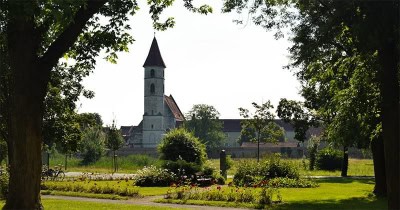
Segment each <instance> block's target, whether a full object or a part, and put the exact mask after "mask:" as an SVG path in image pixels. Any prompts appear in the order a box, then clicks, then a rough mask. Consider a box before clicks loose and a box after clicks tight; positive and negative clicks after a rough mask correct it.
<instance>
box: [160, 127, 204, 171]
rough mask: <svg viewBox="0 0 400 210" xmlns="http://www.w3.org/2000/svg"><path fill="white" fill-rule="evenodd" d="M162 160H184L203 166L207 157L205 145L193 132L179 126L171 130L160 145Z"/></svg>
mask: <svg viewBox="0 0 400 210" xmlns="http://www.w3.org/2000/svg"><path fill="white" fill-rule="evenodd" d="M158 151H159V152H160V154H161V156H160V158H161V159H162V160H170V161H178V160H184V161H186V162H189V163H196V164H198V165H199V166H202V165H203V164H204V162H205V159H206V156H207V154H206V152H205V146H204V144H202V143H201V142H200V140H199V139H198V138H196V137H194V136H193V134H192V133H190V132H188V131H186V130H185V129H182V128H179V129H174V130H171V131H170V132H168V133H167V135H166V136H165V137H164V138H163V139H162V140H161V143H160V144H159V145H158Z"/></svg>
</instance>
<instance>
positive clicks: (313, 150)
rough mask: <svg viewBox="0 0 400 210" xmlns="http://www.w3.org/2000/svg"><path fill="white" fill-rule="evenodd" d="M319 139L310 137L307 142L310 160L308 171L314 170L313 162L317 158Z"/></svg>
mask: <svg viewBox="0 0 400 210" xmlns="http://www.w3.org/2000/svg"><path fill="white" fill-rule="evenodd" d="M319 142H320V138H319V137H316V136H311V138H310V139H309V140H308V146H307V150H308V158H309V160H310V165H309V169H310V170H311V171H312V170H314V166H315V160H316V158H317V152H318V146H319Z"/></svg>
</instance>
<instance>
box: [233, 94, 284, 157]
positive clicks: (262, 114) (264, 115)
mask: <svg viewBox="0 0 400 210" xmlns="http://www.w3.org/2000/svg"><path fill="white" fill-rule="evenodd" d="M252 105H253V107H254V108H255V110H256V111H255V112H254V113H253V114H252V113H250V112H249V110H248V109H244V108H239V112H240V113H239V114H240V116H242V117H243V118H244V120H242V122H241V125H242V130H241V132H240V135H241V136H248V137H250V141H254V142H257V162H259V161H260V142H277V141H278V139H279V138H281V137H282V136H283V135H284V133H283V129H282V128H281V127H279V125H277V124H276V123H275V122H274V118H275V115H274V114H273V113H272V112H271V111H270V109H273V108H274V107H273V106H272V105H271V102H270V101H267V102H265V103H263V104H262V105H258V104H257V103H255V102H253V103H252Z"/></svg>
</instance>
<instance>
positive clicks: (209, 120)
mask: <svg viewBox="0 0 400 210" xmlns="http://www.w3.org/2000/svg"><path fill="white" fill-rule="evenodd" d="M186 119H190V120H188V121H186V122H185V124H184V127H185V128H186V129H187V130H189V131H192V132H193V134H194V136H196V137H197V138H199V139H200V141H201V142H202V143H203V144H205V145H206V147H207V150H208V151H210V150H212V149H214V148H220V147H221V146H222V145H223V142H224V140H225V134H224V132H222V129H223V124H222V123H221V121H219V112H218V111H217V110H216V109H215V108H214V107H213V106H210V105H206V104H196V105H194V106H193V107H192V109H191V110H190V111H189V112H188V113H187V114H186Z"/></svg>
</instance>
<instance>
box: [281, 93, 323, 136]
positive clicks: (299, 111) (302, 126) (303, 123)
mask: <svg viewBox="0 0 400 210" xmlns="http://www.w3.org/2000/svg"><path fill="white" fill-rule="evenodd" d="M276 112H277V114H278V117H280V118H281V119H282V120H283V121H284V122H286V123H289V124H291V125H292V126H293V128H294V132H295V136H294V138H295V139H296V140H297V141H299V142H304V141H305V140H306V139H307V131H308V129H309V128H310V127H312V126H316V125H317V122H316V120H315V116H313V115H312V114H311V112H310V111H308V110H307V109H306V108H305V107H304V105H303V104H302V103H301V102H299V101H293V100H287V99H286V98H282V99H281V100H280V101H279V105H278V107H277V110H276Z"/></svg>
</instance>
